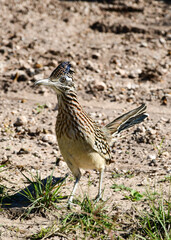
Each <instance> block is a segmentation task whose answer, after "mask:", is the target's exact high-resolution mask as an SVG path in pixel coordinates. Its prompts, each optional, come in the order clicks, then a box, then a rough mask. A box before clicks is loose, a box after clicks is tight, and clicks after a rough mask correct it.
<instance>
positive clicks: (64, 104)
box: [57, 91, 82, 114]
mask: <svg viewBox="0 0 171 240" xmlns="http://www.w3.org/2000/svg"><path fill="white" fill-rule="evenodd" d="M57 98H58V113H59V114H60V113H61V112H62V113H63V114H64V113H65V112H66V113H72V114H74V113H75V112H76V111H80V110H82V107H81V105H80V104H79V102H78V99H77V94H76V92H75V91H67V92H65V93H61V94H60V95H57Z"/></svg>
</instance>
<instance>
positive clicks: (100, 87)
mask: <svg viewBox="0 0 171 240" xmlns="http://www.w3.org/2000/svg"><path fill="white" fill-rule="evenodd" d="M94 88H95V89H97V90H98V91H104V90H105V89H106V88H107V87H106V84H105V83H104V82H102V81H95V83H94Z"/></svg>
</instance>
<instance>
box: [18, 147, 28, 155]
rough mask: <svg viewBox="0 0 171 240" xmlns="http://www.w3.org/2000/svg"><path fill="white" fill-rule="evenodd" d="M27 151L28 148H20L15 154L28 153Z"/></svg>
mask: <svg viewBox="0 0 171 240" xmlns="http://www.w3.org/2000/svg"><path fill="white" fill-rule="evenodd" d="M29 152H30V151H29V150H28V149H25V148H20V150H19V151H18V152H17V155H21V154H28V153H29Z"/></svg>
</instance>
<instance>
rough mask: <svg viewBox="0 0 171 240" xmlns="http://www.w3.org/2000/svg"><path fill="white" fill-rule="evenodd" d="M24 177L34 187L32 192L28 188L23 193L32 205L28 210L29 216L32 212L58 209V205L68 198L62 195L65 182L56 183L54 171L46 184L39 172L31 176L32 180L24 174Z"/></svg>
mask: <svg viewBox="0 0 171 240" xmlns="http://www.w3.org/2000/svg"><path fill="white" fill-rule="evenodd" d="M22 175H23V176H24V177H25V178H26V180H27V181H28V183H29V184H30V185H31V186H32V190H29V188H26V189H25V190H23V192H22V193H21V194H22V195H23V196H24V197H26V198H27V199H28V200H29V201H30V203H31V204H30V206H29V208H28V211H27V215H29V214H30V213H31V212H32V211H42V210H48V209H50V208H57V203H59V202H60V201H61V200H62V199H64V198H66V196H62V195H61V187H62V185H63V184H64V181H61V182H56V183H54V182H53V171H52V174H51V175H50V176H49V177H48V178H47V181H46V182H45V183H43V181H42V180H41V177H40V175H39V174H38V172H37V173H36V175H35V176H33V175H32V174H31V178H28V177H27V176H26V175H25V174H23V173H22Z"/></svg>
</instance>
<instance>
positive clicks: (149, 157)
mask: <svg viewBox="0 0 171 240" xmlns="http://www.w3.org/2000/svg"><path fill="white" fill-rule="evenodd" d="M147 159H149V160H155V159H156V154H149V155H148V156H147Z"/></svg>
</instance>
